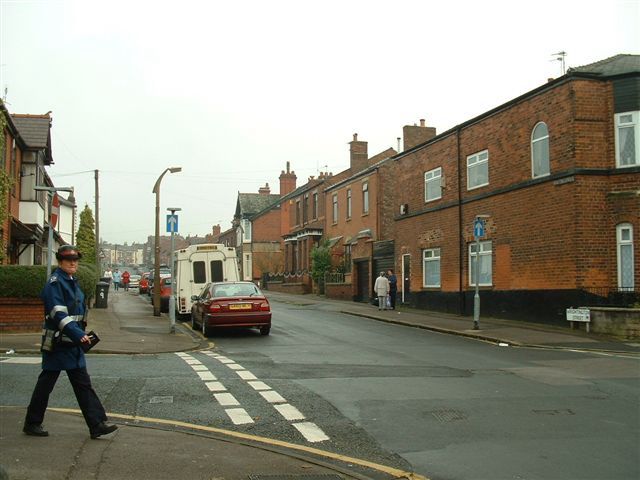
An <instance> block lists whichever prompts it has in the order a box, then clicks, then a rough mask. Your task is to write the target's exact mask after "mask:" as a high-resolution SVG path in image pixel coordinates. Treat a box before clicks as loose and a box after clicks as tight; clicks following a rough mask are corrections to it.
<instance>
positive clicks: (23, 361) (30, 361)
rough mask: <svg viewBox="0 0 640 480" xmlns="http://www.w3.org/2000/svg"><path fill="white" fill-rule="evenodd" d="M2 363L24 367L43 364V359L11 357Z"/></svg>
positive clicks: (4, 359)
mask: <svg viewBox="0 0 640 480" xmlns="http://www.w3.org/2000/svg"><path fill="white" fill-rule="evenodd" d="M0 362H2V363H21V364H23V365H36V364H38V363H42V358H40V357H9V358H3V359H2V360H0Z"/></svg>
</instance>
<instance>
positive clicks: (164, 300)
mask: <svg viewBox="0 0 640 480" xmlns="http://www.w3.org/2000/svg"><path fill="white" fill-rule="evenodd" d="M170 296H171V277H165V278H161V279H160V311H161V312H168V311H169V297H170Z"/></svg>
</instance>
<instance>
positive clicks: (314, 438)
mask: <svg viewBox="0 0 640 480" xmlns="http://www.w3.org/2000/svg"><path fill="white" fill-rule="evenodd" d="M293 426H294V427H296V429H297V430H298V431H299V432H300V433H301V434H302V436H303V437H304V438H306V439H307V441H308V442H312V443H315V442H324V441H325V440H329V437H327V435H326V434H325V433H324V432H323V431H322V430H321V429H320V428H319V427H318V426H317V425H316V424H315V423H312V422H302V423H294V424H293Z"/></svg>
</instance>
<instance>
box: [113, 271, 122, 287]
mask: <svg viewBox="0 0 640 480" xmlns="http://www.w3.org/2000/svg"><path fill="white" fill-rule="evenodd" d="M121 281H122V274H121V273H120V270H118V269H117V268H116V271H115V272H113V289H114V290H115V291H116V292H117V291H118V290H119V289H120V282H121Z"/></svg>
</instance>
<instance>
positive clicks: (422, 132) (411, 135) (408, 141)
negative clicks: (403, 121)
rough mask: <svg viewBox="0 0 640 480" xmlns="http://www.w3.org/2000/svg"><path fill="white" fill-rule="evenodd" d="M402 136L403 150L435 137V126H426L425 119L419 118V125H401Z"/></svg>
mask: <svg viewBox="0 0 640 480" xmlns="http://www.w3.org/2000/svg"><path fill="white" fill-rule="evenodd" d="M402 136H403V137H404V150H409V149H410V148H413V147H415V146H416V145H420V144H421V143H424V142H426V141H427V140H431V139H432V138H433V137H435V136H436V129H435V127H427V125H426V120H425V119H424V118H421V119H420V126H418V125H415V124H414V125H405V126H404V127H402Z"/></svg>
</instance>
